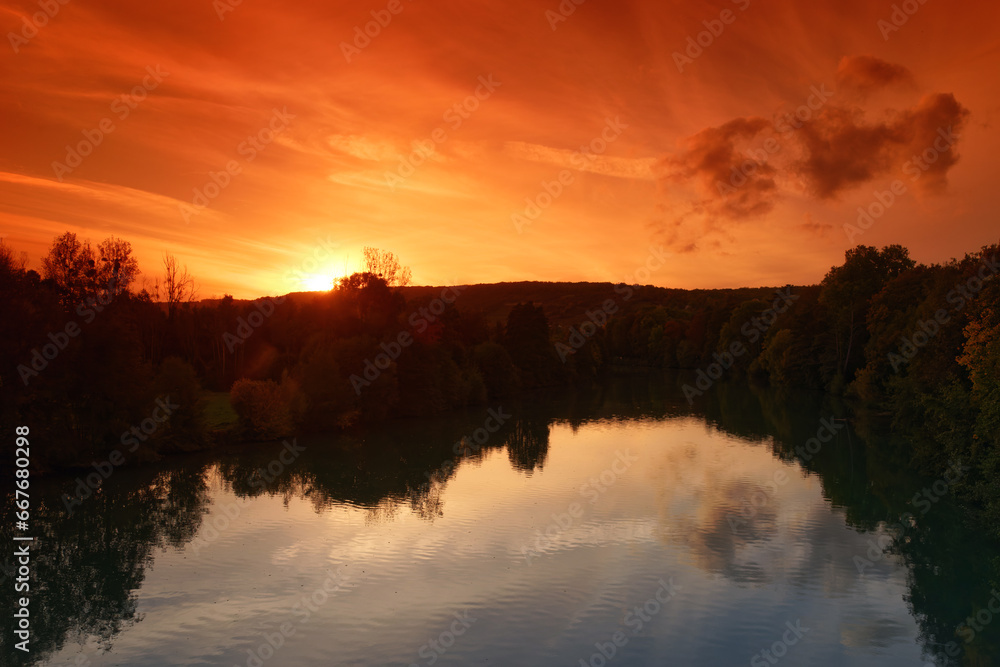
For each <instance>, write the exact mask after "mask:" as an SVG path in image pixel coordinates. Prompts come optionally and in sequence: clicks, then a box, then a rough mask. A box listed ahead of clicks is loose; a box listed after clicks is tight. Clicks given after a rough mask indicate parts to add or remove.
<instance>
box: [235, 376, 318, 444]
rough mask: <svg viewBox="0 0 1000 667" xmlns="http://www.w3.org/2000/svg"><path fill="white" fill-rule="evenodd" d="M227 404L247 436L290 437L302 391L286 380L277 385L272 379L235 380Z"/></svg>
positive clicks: (296, 424)
mask: <svg viewBox="0 0 1000 667" xmlns="http://www.w3.org/2000/svg"><path fill="white" fill-rule="evenodd" d="M229 402H230V403H231V404H232V406H233V409H234V410H236V414H237V415H239V418H240V426H241V427H242V428H243V430H244V431H245V432H246V433H247V435H249V436H251V437H255V438H260V439H263V440H274V439H277V438H284V437H287V436H290V435H293V434H294V432H295V430H296V428H297V427H298V424H299V420H300V419H301V417H302V412H303V407H304V400H303V396H302V392H301V391H299V388H298V385H297V384H296V383H294V382H293V381H292V380H290V379H289V378H288V377H285V378H283V379H282V381H281V384H280V385H279V384H278V383H276V382H275V381H274V380H248V379H241V380H237V381H236V382H234V383H233V387H232V389H230V391H229Z"/></svg>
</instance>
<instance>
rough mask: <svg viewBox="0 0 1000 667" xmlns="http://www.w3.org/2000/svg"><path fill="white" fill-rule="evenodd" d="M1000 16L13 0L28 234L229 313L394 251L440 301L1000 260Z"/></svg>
mask: <svg viewBox="0 0 1000 667" xmlns="http://www.w3.org/2000/svg"><path fill="white" fill-rule="evenodd" d="M49 2H51V4H49ZM577 3H579V4H577ZM998 19H1000V6H997V5H996V4H995V3H988V2H967V3H962V4H961V5H955V4H953V3H945V2H943V1H942V0H924V2H923V3H922V4H921V2H919V0H907V2H903V3H895V4H894V3H892V2H870V1H865V2H862V1H861V0H819V1H817V2H804V1H803V2H771V3H766V2H763V1H762V0H734V1H730V0H724V1H723V0H720V1H717V2H690V1H681V0H658V1H655V2H654V1H652V0H649V1H645V2H640V1H638V0H624V1H617V2H609V1H608V0H583V1H582V2H580V0H575V1H574V0H565V1H564V2H562V3H561V4H560V3H559V2H557V1H556V0H550V1H539V0H536V1H531V2H529V1H526V0H496V1H492V0H490V1H469V0H466V1H465V2H458V1H457V0H441V1H437V2H431V1H430V0H392V1H389V0H386V1H383V0H374V1H373V2H350V3H348V2H312V1H303V2H298V3H294V4H292V5H289V4H287V3H279V2H277V1H275V0H178V1H176V2H173V3H170V4H169V5H162V6H161V5H147V4H145V3H134V2H124V1H118V0H114V1H112V0H91V1H88V2H83V1H82V0H67V1H66V2H65V4H60V2H59V1H58V0H40V1H39V0H36V1H35V2H31V1H28V0H25V1H18V2H3V3H0V31H2V32H3V33H4V35H5V38H4V42H5V43H4V44H0V54H2V55H0V109H2V110H3V112H2V114H3V120H4V122H3V123H0V237H3V239H4V241H5V242H6V243H9V244H11V245H12V246H13V247H14V249H15V250H17V251H24V252H26V253H27V255H28V263H29V266H30V267H32V268H36V269H40V266H41V257H42V256H44V254H45V253H46V252H47V250H48V248H49V246H50V245H51V243H52V241H53V239H54V238H55V237H56V236H57V235H59V234H62V233H64V232H67V231H69V232H74V233H76V234H77V235H78V236H79V237H80V238H82V239H84V238H85V239H90V241H91V242H92V243H93V244H94V245H96V244H97V243H99V242H100V241H101V240H103V239H105V238H107V237H108V236H116V237H120V238H124V239H126V240H128V241H130V242H131V243H132V245H133V248H134V251H135V255H136V256H137V258H138V260H139V264H140V269H141V270H142V271H143V276H142V279H144V280H146V281H147V284H150V283H151V282H152V281H153V280H155V279H156V278H157V277H159V276H161V275H162V273H163V270H162V263H163V255H164V253H170V254H172V255H174V256H175V257H176V258H177V260H178V262H179V263H180V264H182V265H186V266H187V268H188V270H189V272H190V273H191V274H192V275H193V276H194V278H195V280H196V282H197V285H198V292H199V296H201V297H213V296H221V295H223V294H232V295H234V296H236V297H237V298H253V297H258V296H262V295H268V294H284V293H287V292H289V291H299V290H304V289H315V288H317V287H319V286H321V285H324V284H329V283H330V281H331V280H332V279H334V278H336V277H338V276H341V275H344V274H345V273H350V272H353V271H356V270H358V269H359V268H360V267H361V254H362V248H363V247H364V246H374V247H378V248H382V249H385V250H389V251H392V252H394V253H396V254H397V255H398V257H399V258H400V259H401V261H402V262H403V264H405V265H408V266H410V267H411V268H412V271H413V282H414V283H416V284H469V283H487V282H498V281H516V280H545V281H614V282H639V281H637V280H635V276H636V274H637V273H639V275H641V276H643V277H644V276H645V275H646V271H645V270H644V268H653V267H654V266H655V267H657V268H655V270H652V271H650V272H649V273H650V275H649V278H648V279H647V280H644V281H642V282H649V283H652V284H655V285H661V286H667V287H681V288H721V287H738V286H762V285H785V284H787V283H794V284H810V283H816V282H818V281H820V280H821V279H822V278H823V276H824V274H825V273H826V272H827V271H828V270H829V268H830V267H831V266H833V265H836V264H839V263H840V262H841V261H842V259H843V254H844V251H845V250H847V249H848V248H850V247H852V246H854V245H856V244H859V243H863V244H867V245H876V246H882V245H887V244H890V243H900V244H903V245H905V246H907V247H908V248H909V249H910V252H911V255H912V256H913V257H914V259H916V260H918V261H921V262H927V263H930V262H943V261H947V260H948V259H950V258H952V257H961V256H963V255H964V254H965V253H966V252H971V251H975V250H978V249H979V248H980V247H981V246H983V245H986V244H988V243H995V242H997V241H998V237H1000V234H998V228H1000V226H998V224H997V221H996V217H995V212H994V207H995V204H996V201H997V197H996V194H995V193H996V185H995V183H994V182H993V181H994V180H995V167H994V165H995V156H996V154H997V152H998V149H1000V140H998V137H997V130H996V121H997V113H998V110H1000V87H998V85H1000V84H998V81H1000V77H998V76H997V74H998V73H1000V33H998V32H997V31H996V30H995V26H996V25H997V21H998ZM366 29H367V31H368V33H367V34H366V33H365V31H366ZM859 207H860V208H861V209H862V210H864V211H866V212H867V213H868V215H869V216H870V217H862V218H861V219H860V223H861V224H859ZM653 257H656V258H663V261H655V262H652V261H651V258H653Z"/></svg>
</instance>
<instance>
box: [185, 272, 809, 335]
mask: <svg viewBox="0 0 1000 667" xmlns="http://www.w3.org/2000/svg"><path fill="white" fill-rule="evenodd" d="M444 289H446V288H444V287H441V286H429V285H421V286H411V287H403V288H401V291H402V293H403V296H404V297H405V298H406V301H407V302H408V303H411V302H413V303H419V302H426V301H429V300H431V299H434V298H436V297H438V296H440V295H441V292H442V290H444ZM775 289H778V288H776V287H741V288H736V289H711V290H703V289H698V290H685V289H674V288H667V287H654V286H651V285H646V286H641V287H638V288H635V289H634V291H633V292H632V294H631V296H630V298H628V299H625V298H624V296H623V294H622V292H621V291H620V290H621V288H619V291H617V292H616V291H615V284H613V283H587V282H581V283H554V282H538V281H524V282H510V283H506V282H505V283H486V284H478V285H462V286H459V290H460V296H459V298H458V299H457V300H456V301H455V304H454V305H455V307H456V308H458V310H460V311H462V312H468V313H482V314H483V316H484V317H485V318H486V320H487V322H489V323H493V322H504V321H506V319H507V314H508V313H510V310H511V308H513V307H514V306H516V305H517V304H518V303H527V302H528V301H531V302H534V303H535V304H536V305H541V306H542V307H543V308H544V309H545V314H546V315H547V316H548V318H549V322H550V323H551V324H552V325H553V326H554V327H559V326H566V327H568V326H572V325H575V324H579V323H580V322H582V321H583V320H585V319H587V311H592V310H594V309H595V308H601V306H602V304H603V303H604V302H605V301H607V300H608V299H612V300H613V301H614V302H615V304H616V306H618V307H622V306H624V305H626V304H628V305H632V306H634V305H636V304H643V303H648V304H654V305H660V306H664V307H666V308H668V309H670V310H675V311H677V310H680V311H686V310H690V309H691V308H692V306H697V305H699V304H702V305H704V300H706V299H716V298H719V297H736V298H737V300H739V301H743V300H748V299H753V298H761V299H765V300H766V299H767V298H768V297H770V296H771V295H772V294H773V293H774V290H775ZM781 289H784V288H781ZM800 289H802V288H797V287H793V290H795V291H798V290H800ZM325 294H326V293H325V292H292V293H290V294H287V295H285V296H286V297H287V298H288V299H289V300H290V301H292V302H295V303H299V304H306V303H314V302H316V301H318V300H320V299H322V298H323V296H324V295H325ZM235 301H236V302H237V303H239V302H241V301H249V300H241V299H236V300H235ZM218 302H219V299H204V300H202V301H201V302H200V303H201V304H202V305H206V306H214V305H217V304H218Z"/></svg>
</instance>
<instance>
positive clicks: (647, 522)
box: [0, 375, 1000, 667]
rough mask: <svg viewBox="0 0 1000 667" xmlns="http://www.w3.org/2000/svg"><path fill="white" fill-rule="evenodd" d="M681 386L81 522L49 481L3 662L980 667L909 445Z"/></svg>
mask: <svg viewBox="0 0 1000 667" xmlns="http://www.w3.org/2000/svg"><path fill="white" fill-rule="evenodd" d="M679 385H680V380H679V379H678V378H662V377H659V376H652V377H650V376H645V375H637V376H633V377H622V378H615V379H613V380H610V381H608V382H607V383H606V384H604V385H603V386H601V387H599V388H594V389H591V390H587V391H566V390H558V391H554V392H550V393H548V394H541V395H538V396H534V397H532V398H531V399H530V400H517V401H515V400H512V401H510V402H502V401H501V402H497V403H495V404H493V405H491V406H488V407H483V408H475V409H469V410H466V411H464V412H462V413H460V414H455V415H449V416H448V417H445V418H435V419H421V420H408V421H399V422H392V423H388V424H385V425H383V426H381V427H379V428H378V429H376V430H372V431H369V432H367V433H365V434H354V435H345V436H336V437H315V436H310V437H300V438H296V439H295V442H294V443H292V442H291V441H288V442H286V443H278V442H275V443H263V444H254V445H242V446H239V447H235V446H234V447H229V448H226V449H224V450H219V451H214V452H210V453H202V454H198V455H188V456H182V457H176V458H169V459H166V460H164V461H163V462H162V463H161V464H160V465H158V466H155V467H148V468H141V469H121V470H116V471H115V472H114V473H113V474H112V475H111V476H110V478H109V479H107V481H105V482H103V484H102V485H101V488H100V490H99V491H98V492H96V493H94V494H93V495H91V497H89V498H87V499H86V500H84V501H83V502H82V503H81V504H80V505H79V506H75V507H73V511H72V513H70V512H69V511H67V507H66V506H65V503H64V502H63V501H61V500H60V496H61V495H62V494H63V493H70V494H72V493H73V488H74V486H75V485H76V483H77V481H76V478H77V477H85V476H86V472H87V471H81V472H79V473H77V474H73V475H60V476H50V477H47V478H44V479H42V480H40V481H39V482H37V484H36V487H37V488H36V489H35V492H36V494H41V495H42V497H43V498H44V502H43V503H42V504H41V505H38V506H36V507H34V511H33V515H32V518H33V521H34V524H33V526H34V531H33V532H34V534H35V535H36V536H37V543H36V544H35V545H34V546H33V548H32V555H33V559H32V569H33V573H32V598H31V600H32V606H31V613H32V620H33V636H32V642H31V647H32V652H31V653H30V654H28V655H24V654H22V653H21V652H19V651H15V650H14V649H13V647H12V643H13V642H12V641H11V636H12V629H11V627H10V621H9V620H8V621H7V623H6V625H5V628H6V631H5V633H4V636H3V638H2V640H0V641H2V642H3V645H2V646H3V657H4V661H3V664H44V665H94V666H97V665H144V666H147V667H153V666H158V665H226V666H227V667H229V666H233V665H240V666H247V667H254V666H257V667H260V666H262V665H273V666H275V667H276V666H279V665H400V666H404V667H405V666H408V665H428V666H429V665H498V666H502V667H506V666H515V665H516V666H521V665H545V666H549V665H566V666H577V665H592V666H593V667H602V666H603V665H609V666H615V665H746V664H749V665H773V664H779V663H781V664H786V665H873V666H876V665H877V666H878V667H890V666H895V665H927V664H933V665H944V664H954V665H959V664H970V665H986V664H992V662H991V660H992V656H993V654H994V652H995V651H996V647H997V646H998V643H997V630H998V628H997V627H995V626H1000V619H998V622H996V623H995V624H991V623H990V621H992V612H990V611H989V604H990V602H991V596H992V595H993V593H992V591H993V589H994V588H995V587H997V584H996V582H997V580H998V576H997V570H998V568H997V565H996V554H997V551H996V547H995V545H993V544H991V543H989V542H988V541H986V540H985V539H984V538H982V537H981V536H979V535H978V534H977V533H976V532H975V531H973V530H970V529H968V528H966V527H964V526H963V524H962V522H961V521H960V520H959V514H958V513H957V512H956V510H955V508H954V507H953V506H952V504H951V502H952V495H953V494H952V493H951V492H950V488H946V487H947V483H946V482H941V481H940V480H934V479H926V478H921V477H918V476H916V475H914V474H911V473H909V472H907V471H906V468H905V467H904V466H903V465H902V461H904V460H905V457H906V454H907V452H906V447H905V442H904V443H902V444H900V443H899V441H898V439H896V441H889V440H888V439H885V438H876V437H873V436H869V437H868V438H867V439H866V438H864V437H862V436H861V435H859V431H862V430H864V429H861V428H858V429H857V430H856V429H855V428H854V425H852V424H849V423H848V422H846V421H841V418H843V417H844V416H845V413H844V411H843V409H842V408H841V407H840V406H838V405H837V404H835V403H834V402H832V401H831V399H829V398H828V397H824V396H822V395H810V394H807V393H804V392H782V391H777V390H771V389H753V388H749V387H747V386H744V385H736V384H735V383H733V384H730V385H726V384H720V385H718V386H716V387H713V389H712V390H711V391H710V392H708V393H707V394H706V395H705V396H704V397H702V398H700V399H699V400H698V401H697V403H696V404H695V405H694V406H689V405H688V403H687V401H686V400H685V399H684V397H683V394H682V393H681V391H680V386H679ZM859 426H860V425H859ZM33 444H35V445H36V446H39V445H40V443H33ZM456 451H458V454H456V453H455V452H456ZM91 472H92V471H91ZM935 482H938V483H937V485H936V486H935ZM925 490H926V491H925ZM920 493H924V494H925V495H923V496H922V497H917V498H916V500H915V501H914V495H915V494H920ZM39 502H40V501H38V500H34V501H33V504H36V503H39ZM7 543H10V542H9V541H8V542H7ZM5 563H7V564H8V566H9V565H10V564H12V563H13V561H12V560H11V559H10V558H9V557H8V559H7V560H6V561H5ZM4 588H6V589H8V590H10V588H11V584H10V581H9V579H6V577H5V583H4ZM997 599H998V600H1000V597H998V598H997ZM993 604H994V606H996V602H993ZM984 611H985V612H986V613H987V614H989V616H990V618H989V619H987V618H986V616H985V615H984V614H983V612H984ZM977 613H979V614H980V618H979V620H978V621H975V615H976V614H977ZM970 616H972V617H973V621H974V622H976V623H977V627H979V630H978V631H976V630H973V629H972V626H969V625H968V624H965V625H963V623H965V619H966V618H967V617H970ZM983 621H986V622H985V623H983ZM970 633H971V634H972V636H971V637H970ZM949 653H951V654H953V655H951V656H949Z"/></svg>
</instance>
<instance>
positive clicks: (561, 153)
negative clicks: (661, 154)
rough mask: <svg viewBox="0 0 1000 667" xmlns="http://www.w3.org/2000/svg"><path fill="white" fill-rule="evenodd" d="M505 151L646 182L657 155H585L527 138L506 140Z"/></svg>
mask: <svg viewBox="0 0 1000 667" xmlns="http://www.w3.org/2000/svg"><path fill="white" fill-rule="evenodd" d="M504 152H505V153H506V154H507V155H509V156H511V157H513V158H517V159H520V160H529V161H531V162H541V163H543V164H551V165H554V166H556V167H562V168H564V169H574V170H577V171H588V172H590V173H592V174H601V175H603V176H614V177H616V178H628V179H637V180H643V181H651V180H653V179H654V176H653V167H654V166H655V165H656V163H657V160H656V158H627V157H616V156H611V155H595V154H592V153H591V154H588V155H586V156H584V155H583V154H581V153H579V152H578V151H570V150H565V149H562V148H551V147H549V146H541V145H539V144H532V143H527V142H524V141H508V142H506V143H505V144H504Z"/></svg>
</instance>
